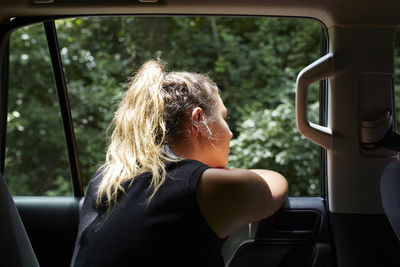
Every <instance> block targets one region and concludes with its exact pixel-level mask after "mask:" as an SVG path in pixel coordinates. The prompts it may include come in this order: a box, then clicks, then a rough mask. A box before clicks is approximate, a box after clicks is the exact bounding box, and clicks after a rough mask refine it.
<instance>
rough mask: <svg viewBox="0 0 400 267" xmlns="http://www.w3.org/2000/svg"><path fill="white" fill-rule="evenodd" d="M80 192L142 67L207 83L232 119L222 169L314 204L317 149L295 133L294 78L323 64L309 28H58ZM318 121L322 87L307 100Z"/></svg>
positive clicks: (164, 24)
mask: <svg viewBox="0 0 400 267" xmlns="http://www.w3.org/2000/svg"><path fill="white" fill-rule="evenodd" d="M56 26H57V33H58V38H59V43H60V51H61V56H62V60H63V65H64V68H65V75H66V81H67V87H68V92H69V99H70V105H71V111H72V117H73V121H74V128H75V135H76V140H77V144H78V152H79V160H80V166H81V174H82V178H83V181H84V184H87V182H88V180H89V179H90V177H91V176H92V175H93V174H94V173H95V171H96V170H97V169H98V168H99V166H100V165H101V164H102V163H103V162H104V157H105V150H106V145H107V136H106V129H107V126H108V125H109V122H110V120H111V118H112V114H113V112H114V111H115V110H116V105H117V103H118V101H119V100H120V98H121V96H122V93H123V90H124V89H126V82H127V81H128V79H129V77H130V76H132V74H133V73H134V72H135V71H136V70H137V68H138V67H139V66H141V64H143V63H144V62H145V61H146V60H148V59H150V58H157V57H159V58H161V59H162V60H164V61H165V62H167V69H170V70H178V71H179V70H185V71H191V72H201V73H206V74H208V75H209V76H210V77H211V78H212V79H213V80H214V81H216V83H217V84H218V86H219V88H220V90H221V96H222V98H223V100H224V102H225V105H226V106H227V108H228V111H229V117H230V120H229V124H230V127H231V130H232V132H233V133H234V138H233V139H232V142H231V151H232V152H231V156H230V163H229V166H231V167H243V168H268V169H273V170H277V171H279V172H281V173H282V174H283V175H285V177H286V178H287V179H288V182H289V185H290V195H319V193H320V186H319V183H320V178H319V172H320V161H319V155H320V149H319V147H318V146H316V145H314V144H313V143H311V142H310V141H308V140H306V139H305V138H304V137H303V136H302V135H300V134H299V133H298V130H297V128H296V117H295V105H294V100H295V80H296V75H297V73H298V72H299V71H300V70H301V69H302V68H304V67H305V66H307V65H308V64H309V63H311V62H313V61H314V60H316V59H318V58H319V57H320V43H321V25H320V24H319V23H318V22H317V21H315V20H311V19H300V18H260V17H258V18H255V17H250V18H245V17H88V18H75V19H63V20H57V21H56ZM309 112H310V117H311V120H312V121H314V122H318V112H319V87H318V84H315V85H313V86H312V87H311V88H310V91H309Z"/></svg>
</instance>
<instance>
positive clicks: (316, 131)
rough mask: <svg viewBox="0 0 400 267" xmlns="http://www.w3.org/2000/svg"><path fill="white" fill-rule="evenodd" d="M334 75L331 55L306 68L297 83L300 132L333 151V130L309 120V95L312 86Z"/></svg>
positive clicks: (297, 110)
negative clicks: (308, 91) (309, 88)
mask: <svg viewBox="0 0 400 267" xmlns="http://www.w3.org/2000/svg"><path fill="white" fill-rule="evenodd" d="M332 74H333V54H332V53H329V54H327V55H325V56H323V57H321V58H320V59H318V60H317V61H315V62H313V63H311V64H310V65H308V66H307V67H305V68H304V69H303V70H302V71H301V72H300V73H299V75H298V76H297V81H296V116H297V128H298V129H299V132H300V133H301V134H302V135H303V136H305V137H306V138H308V139H310V140H311V141H313V142H314V143H316V144H318V145H320V146H322V147H324V148H326V149H332V147H333V136H332V129H330V128H328V127H324V126H321V125H318V124H315V123H312V122H310V121H309V120H308V94H307V90H308V87H309V86H310V84H312V83H314V82H317V81H320V80H323V79H325V78H329V77H330V76H332Z"/></svg>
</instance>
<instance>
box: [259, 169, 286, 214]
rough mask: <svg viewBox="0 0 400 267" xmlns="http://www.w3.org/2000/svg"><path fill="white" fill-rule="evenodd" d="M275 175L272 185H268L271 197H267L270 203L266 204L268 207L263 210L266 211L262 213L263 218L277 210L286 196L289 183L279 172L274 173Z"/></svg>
mask: <svg viewBox="0 0 400 267" xmlns="http://www.w3.org/2000/svg"><path fill="white" fill-rule="evenodd" d="M276 176H277V177H276V179H275V183H274V185H273V186H271V187H270V190H271V191H270V192H271V195H270V197H271V198H269V199H268V202H270V205H268V207H269V208H267V209H266V210H265V211H266V213H265V214H264V216H265V218H267V217H270V216H271V215H273V214H274V213H275V212H277V211H278V210H279V209H280V208H281V207H282V205H283V204H284V203H285V202H286V200H287V198H288V193H289V185H288V183H287V181H286V179H285V177H283V176H282V175H281V174H279V173H276Z"/></svg>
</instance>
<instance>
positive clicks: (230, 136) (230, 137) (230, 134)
mask: <svg viewBox="0 0 400 267" xmlns="http://www.w3.org/2000/svg"><path fill="white" fill-rule="evenodd" d="M232 137H233V133H232V131H231V130H229V139H232Z"/></svg>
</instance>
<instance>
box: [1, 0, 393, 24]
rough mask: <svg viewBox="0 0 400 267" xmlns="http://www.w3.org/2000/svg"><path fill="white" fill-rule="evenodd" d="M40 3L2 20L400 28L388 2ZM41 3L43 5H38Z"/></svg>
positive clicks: (11, 4) (10, 10)
mask: <svg viewBox="0 0 400 267" xmlns="http://www.w3.org/2000/svg"><path fill="white" fill-rule="evenodd" d="M35 1H36V0H5V1H2V3H1V7H2V12H1V13H2V14H1V16H2V17H0V19H4V18H6V17H17V16H57V15H73V16H81V15H95V14H110V15H116V14H118V15H122V14H127V15H128V14H144V15H145V14H147V15H157V14H159V15H167V14H169V15H171V14H175V15H179V14H180V15H183V14H185V15H200V14H201V15H263V16H264V15H273V16H301V17H310V18H316V19H318V20H320V21H322V22H323V23H324V24H325V25H326V26H327V27H328V28H330V27H333V26H354V25H356V26H359V25H368V26H385V27H387V26H392V27H393V26H397V25H399V24H400V16H398V10H400V2H399V1H397V0H387V1H385V4H384V5H382V2H381V1H375V0H352V1H347V0H336V1H321V0H285V1H282V0H231V1H227V0H202V1H194V0H159V1H158V2H157V3H142V2H139V1H138V0H132V1H128V0H103V1H94V0H79V1H70V0H54V1H53V3H35ZM38 2H39V1H38Z"/></svg>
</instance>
